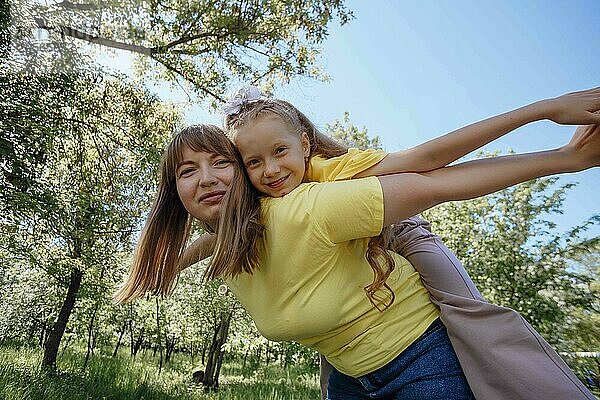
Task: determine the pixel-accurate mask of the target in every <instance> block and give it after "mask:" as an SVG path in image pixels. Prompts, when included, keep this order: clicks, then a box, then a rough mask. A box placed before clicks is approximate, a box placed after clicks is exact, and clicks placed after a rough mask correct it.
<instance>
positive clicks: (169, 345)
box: [165, 335, 177, 362]
mask: <svg viewBox="0 0 600 400" xmlns="http://www.w3.org/2000/svg"><path fill="white" fill-rule="evenodd" d="M176 342H177V338H176V337H175V335H172V336H171V338H170V339H169V335H165V345H166V347H165V362H169V361H171V356H172V355H173V351H174V350H175V343H176Z"/></svg>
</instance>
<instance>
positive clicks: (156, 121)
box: [0, 74, 179, 368]
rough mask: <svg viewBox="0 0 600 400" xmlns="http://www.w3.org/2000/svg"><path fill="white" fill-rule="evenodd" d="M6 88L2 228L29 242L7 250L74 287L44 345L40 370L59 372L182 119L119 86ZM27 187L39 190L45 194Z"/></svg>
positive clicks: (73, 81) (23, 79) (74, 79)
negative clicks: (74, 319)
mask: <svg viewBox="0 0 600 400" xmlns="http://www.w3.org/2000/svg"><path fill="white" fill-rule="evenodd" d="M1 82H2V84H3V85H4V86H5V87H7V88H9V89H10V90H7V91H2V96H3V98H2V102H1V103H0V104H1V105H2V114H3V115H7V116H8V118H7V119H6V120H5V121H3V125H2V131H3V133H4V132H6V133H7V134H6V135H4V134H3V137H4V138H6V140H5V141H3V147H4V148H5V149H7V151H6V152H4V153H3V156H5V160H6V162H4V163H3V167H4V169H3V178H4V180H5V183H6V185H7V189H8V190H7V195H6V196H5V197H4V198H3V201H5V202H3V204H2V209H3V210H6V211H7V213H6V214H4V216H3V217H2V218H1V219H0V222H1V223H2V224H3V225H4V227H5V229H13V230H15V231H17V232H19V233H20V234H21V235H22V236H23V237H26V238H27V241H26V243H29V244H30V245H29V246H23V245H22V244H17V243H14V242H13V243H11V242H8V243H6V244H8V245H11V244H12V245H14V246H9V248H8V251H10V252H16V253H17V254H20V255H21V257H22V261H21V262H23V263H25V264H26V265H28V266H29V268H32V267H39V266H46V267H47V269H46V270H45V273H46V274H47V276H48V277H49V278H50V280H51V281H52V282H53V284H54V285H58V286H62V287H66V288H67V291H66V295H64V297H63V300H62V303H61V304H60V306H59V307H58V308H59V311H58V315H57V317H56V319H55V321H54V323H53V324H52V325H51V327H50V330H49V332H48V334H47V335H46V338H45V342H44V347H45V351H44V359H43V365H45V366H47V367H50V368H53V367H54V366H55V363H56V356H57V353H58V348H59V345H60V341H61V339H62V337H63V335H64V332H65V329H66V326H67V321H68V320H69V317H70V315H71V313H72V311H73V308H74V306H75V303H76V299H77V297H78V295H79V294H80V288H81V285H82V284H86V286H87V288H86V290H85V291H84V293H85V292H87V293H88V294H90V295H91V296H95V295H97V292H96V291H95V290H93V289H92V287H94V285H95V287H102V286H103V285H106V283H105V282H103V280H104V277H105V276H107V275H110V271H109V270H110V269H111V268H114V266H115V264H116V258H117V256H118V253H119V252H121V251H130V249H131V243H130V238H131V236H132V234H133V233H134V232H135V230H136V229H137V226H138V224H139V220H140V218H141V212H142V211H141V210H143V209H145V207H147V204H148V203H149V197H150V192H151V189H152V188H153V186H154V177H155V175H156V173H155V172H156V167H157V165H158V157H159V154H160V153H161V152H162V148H163V146H164V143H165V141H166V140H167V138H168V136H169V135H170V133H171V132H172V131H173V130H174V129H175V127H176V126H177V125H178V124H179V117H178V115H177V113H176V112H175V111H174V110H173V109H172V108H171V107H165V106H164V105H163V104H162V103H160V101H159V100H158V99H157V98H156V97H153V96H151V95H150V94H148V93H147V92H144V91H141V90H139V89H137V88H135V87H134V86H131V85H127V84H122V83H119V82H117V81H116V80H108V79H107V80H106V81H103V80H101V79H96V78H90V77H87V76H78V75H65V74H62V75H58V76H56V78H55V79H51V77H50V76H46V75H43V76H37V75H30V76H28V75H20V74H13V75H8V76H4V77H2V81H1ZM65 82H68V85H65ZM65 87H67V88H68V90H67V92H68V93H67V95H66V96H63V95H64V93H65ZM39 93H43V94H44V95H43V96H44V99H41V100H42V101H41V102H37V101H35V99H36V97H40V95H39ZM4 96H6V97H4ZM54 96H56V97H54ZM32 99H34V101H32ZM46 101H47V104H50V107H49V108H48V109H46ZM58 105H60V106H58ZM45 111H49V112H48V113H45ZM39 138H43V140H39ZM32 149H35V151H34V152H33V154H34V155H33V156H30V154H31V153H32V152H31V150H32ZM28 157H29V158H28ZM30 188H41V189H40V191H41V193H42V194H43V196H37V192H36V191H35V190H31V189H30ZM13 205H14V206H15V207H14V208H13ZM12 210H14V211H12ZM86 274H87V275H88V276H89V278H91V279H90V281H89V282H87V283H86V281H84V276H85V275H86ZM105 287H106V286H105ZM104 292H106V290H104ZM105 297H106V296H105ZM94 308H95V309H96V310H97V307H96V306H94ZM92 315H93V317H92V319H91V320H90V322H89V323H90V325H89V326H90V330H91V328H93V324H94V319H95V318H96V312H93V313H92Z"/></svg>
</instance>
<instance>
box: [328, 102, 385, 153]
mask: <svg viewBox="0 0 600 400" xmlns="http://www.w3.org/2000/svg"><path fill="white" fill-rule="evenodd" d="M325 132H326V133H327V135H329V136H331V137H332V138H334V139H337V140H339V141H341V142H342V143H344V144H345V145H346V146H349V147H356V148H359V149H363V150H364V149H381V141H380V139H379V136H375V137H373V138H370V137H369V132H368V131H367V128H366V127H364V126H363V127H362V129H359V128H358V127H356V126H355V125H354V124H352V123H351V122H350V113H349V112H347V111H346V112H344V117H343V119H342V120H341V121H340V120H339V119H336V120H335V121H333V123H331V124H327V125H326V127H325Z"/></svg>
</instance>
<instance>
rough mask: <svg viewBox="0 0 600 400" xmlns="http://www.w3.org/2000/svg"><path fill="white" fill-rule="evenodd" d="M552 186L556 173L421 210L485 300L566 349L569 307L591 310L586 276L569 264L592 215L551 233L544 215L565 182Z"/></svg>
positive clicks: (557, 208) (556, 203)
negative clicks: (564, 230)
mask: <svg viewBox="0 0 600 400" xmlns="http://www.w3.org/2000/svg"><path fill="white" fill-rule="evenodd" d="M555 184H556V178H544V179H538V180H533V181H529V182H526V183H523V184H521V185H518V186H515V187H513V188H509V189H506V190H503V191H500V192H498V193H496V194H492V195H489V196H486V197H484V198H479V199H474V200H470V201H465V202H456V203H446V204H443V205H441V206H438V207H436V208H434V209H432V210H430V211H428V212H426V213H425V215H426V217H427V218H428V219H430V220H431V221H432V223H433V226H434V229H435V231H436V233H438V234H439V235H440V236H442V238H443V239H444V242H445V243H446V244H447V245H448V247H450V248H451V249H452V250H453V251H454V252H455V253H456V254H457V256H458V258H459V259H460V260H461V261H462V262H463V263H464V265H465V267H466V268H467V270H468V271H469V274H470V275H471V277H472V278H473V281H474V282H475V284H476V285H477V287H478V288H479V290H480V291H481V292H482V294H483V295H484V296H485V297H486V298H487V299H488V300H489V301H491V302H493V303H496V304H500V305H503V306H507V307H510V308H513V309H515V310H517V311H519V312H520V313H521V314H523V315H524V316H525V318H526V319H527V320H528V321H529V322H531V324H532V325H533V326H534V327H535V328H536V329H538V330H539V331H540V332H541V333H542V334H543V335H544V337H545V338H546V339H548V340H549V341H550V343H552V344H553V345H554V346H556V347H557V348H558V349H559V350H563V349H564V350H567V349H568V348H569V347H570V346H569V342H568V341H567V340H565V339H566V338H565V337H564V333H565V332H564V330H565V329H566V328H567V327H568V326H569V325H571V324H573V323H574V320H573V315H574V314H573V313H576V312H577V310H579V311H580V312H583V313H597V300H594V296H593V293H592V292H591V290H590V288H589V287H588V284H589V283H590V276H589V275H586V274H582V273H581V271H578V270H575V269H574V268H572V259H573V256H574V251H575V250H577V249H579V250H581V248H582V247H583V248H585V247H586V245H585V244H584V245H582V244H581V243H582V239H581V238H580V234H581V232H582V231H583V230H585V226H586V225H587V224H589V223H594V219H592V220H591V221H589V222H587V223H586V224H584V225H582V226H579V227H575V228H573V229H572V231H571V232H568V233H566V234H564V235H559V234H556V233H554V232H553V230H552V228H554V224H552V223H551V222H549V221H547V220H546V218H547V217H548V215H550V214H553V213H560V212H562V202H563V200H564V198H565V195H566V193H567V190H568V189H569V188H570V187H571V186H572V185H564V186H562V187H559V188H558V189H555V188H553V185H555ZM594 309H595V311H594ZM596 316H597V314H596ZM571 351H572V350H571Z"/></svg>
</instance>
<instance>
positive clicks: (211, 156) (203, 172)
mask: <svg viewBox="0 0 600 400" xmlns="http://www.w3.org/2000/svg"><path fill="white" fill-rule="evenodd" d="M235 162H236V161H235V160H232V159H230V158H227V157H225V156H223V155H221V154H215V153H207V152H204V151H194V150H192V149H190V148H188V147H186V148H185V149H184V151H183V157H182V160H181V162H180V163H179V164H177V169H176V171H175V173H176V182H177V193H178V194H179V198H180V199H181V202H182V203H183V206H184V207H185V209H186V210H187V211H188V212H189V213H190V214H191V215H192V216H193V217H195V218H197V219H199V220H200V221H202V222H205V223H207V224H208V225H210V226H212V227H213V228H214V227H216V225H217V222H218V219H219V213H220V211H221V200H222V199H223V197H224V196H225V194H226V193H227V190H229V185H230V184H231V181H232V180H233V176H234V173H235V165H234V163H235Z"/></svg>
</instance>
